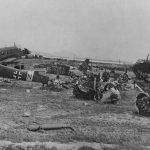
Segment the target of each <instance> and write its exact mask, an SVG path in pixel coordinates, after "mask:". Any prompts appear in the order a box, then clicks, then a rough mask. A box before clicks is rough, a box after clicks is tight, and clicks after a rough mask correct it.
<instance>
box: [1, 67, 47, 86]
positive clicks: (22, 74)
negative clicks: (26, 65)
mask: <svg viewBox="0 0 150 150" xmlns="http://www.w3.org/2000/svg"><path fill="white" fill-rule="evenodd" d="M0 76H1V77H3V78H9V79H17V80H22V81H31V82H40V83H42V84H43V85H44V84H47V85H48V81H49V77H47V76H44V75H41V74H39V72H38V71H20V70H18V69H15V68H11V67H6V66H3V65H0Z"/></svg>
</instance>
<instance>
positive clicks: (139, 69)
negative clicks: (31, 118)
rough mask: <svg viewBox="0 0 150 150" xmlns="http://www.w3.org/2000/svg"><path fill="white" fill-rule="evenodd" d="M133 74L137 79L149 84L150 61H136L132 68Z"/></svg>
mask: <svg viewBox="0 0 150 150" xmlns="http://www.w3.org/2000/svg"><path fill="white" fill-rule="evenodd" d="M132 69H133V72H134V74H135V75H136V77H137V79H140V80H145V81H146V82H150V60H148V56H147V59H146V60H138V61H137V62H136V63H135V64H134V66H133V68H132Z"/></svg>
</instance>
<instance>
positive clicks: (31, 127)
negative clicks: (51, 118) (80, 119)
mask: <svg viewBox="0 0 150 150" xmlns="http://www.w3.org/2000/svg"><path fill="white" fill-rule="evenodd" d="M27 129H28V130H29V131H32V132H37V131H42V130H45V131H47V130H61V129H70V130H72V131H74V129H73V128H72V127H70V126H66V125H61V124H59V125H58V124H57V125H56V124H44V125H29V126H28V128H27Z"/></svg>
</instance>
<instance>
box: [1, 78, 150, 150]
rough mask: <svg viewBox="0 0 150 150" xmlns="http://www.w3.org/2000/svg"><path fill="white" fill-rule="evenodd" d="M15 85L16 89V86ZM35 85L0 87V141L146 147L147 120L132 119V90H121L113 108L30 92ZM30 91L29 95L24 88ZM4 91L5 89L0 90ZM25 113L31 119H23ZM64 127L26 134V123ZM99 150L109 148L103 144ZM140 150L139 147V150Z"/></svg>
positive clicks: (68, 93)
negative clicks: (27, 112) (28, 113)
mask: <svg viewBox="0 0 150 150" xmlns="http://www.w3.org/2000/svg"><path fill="white" fill-rule="evenodd" d="M18 85H19V86H18ZM34 86H39V84H33V83H28V84H27V83H25V82H20V81H19V82H17V84H16V86H10V85H7V86H6V85H1V89H0V94H1V99H0V102H1V106H0V125H1V128H0V140H7V141H12V142H35V141H41V142H47V141H55V142H63V143H68V142H89V143H93V142H95V143H103V144H110V145H115V146H117V147H112V149H115V148H116V149H140V148H141V146H149V145H150V134H149V132H150V128H149V125H150V120H149V118H147V117H140V116H135V115H134V114H133V113H132V111H133V109H134V107H135V106H134V103H135V95H136V91H134V90H131V89H130V90H128V91H122V92H121V96H122V99H121V101H120V102H119V104H117V105H111V104H103V103H96V102H94V101H83V100H78V99H76V98H74V97H73V96H72V90H71V89H70V90H64V91H62V92H53V91H42V90H36V89H32V87H34ZM27 88H28V89H30V93H27V92H26V89H27ZM4 89H6V90H4ZM25 110H29V111H30V112H31V116H29V117H23V113H24V111H25ZM53 123H55V124H56V125H57V124H58V125H59V124H60V123H61V124H62V123H63V124H66V125H69V126H72V127H73V128H74V130H75V131H71V130H68V129H65V130H57V131H56V130H55V131H42V132H30V131H28V130H27V126H28V125H29V124H53ZM103 149H111V147H108V146H107V145H103ZM142 149H143V148H142Z"/></svg>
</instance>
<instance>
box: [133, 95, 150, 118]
mask: <svg viewBox="0 0 150 150" xmlns="http://www.w3.org/2000/svg"><path fill="white" fill-rule="evenodd" d="M136 106H137V108H138V110H139V112H138V113H139V114H140V115H143V116H150V96H149V95H147V94H145V93H140V94H139V95H138V96H137V100H136Z"/></svg>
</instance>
